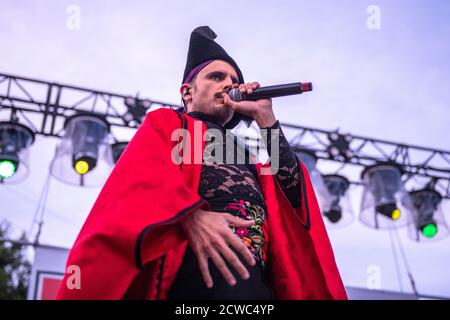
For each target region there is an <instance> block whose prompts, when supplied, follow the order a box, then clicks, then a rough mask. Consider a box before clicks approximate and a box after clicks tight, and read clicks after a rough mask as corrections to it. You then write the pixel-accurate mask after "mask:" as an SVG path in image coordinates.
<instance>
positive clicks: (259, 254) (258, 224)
mask: <svg viewBox="0 0 450 320" xmlns="http://www.w3.org/2000/svg"><path fill="white" fill-rule="evenodd" d="M225 210H232V211H234V212H236V213H237V216H239V217H240V218H243V219H248V220H255V224H253V225H252V226H251V227H249V228H242V227H233V226H230V228H231V231H233V232H234V234H236V235H237V236H238V237H239V238H240V239H241V240H242V242H243V243H244V244H245V245H246V246H247V247H248V248H249V250H250V252H251V253H252V254H253V256H254V257H255V259H256V260H257V261H259V262H260V263H261V264H262V266H264V259H263V250H262V246H263V245H264V242H265V241H264V233H263V231H262V224H263V222H264V219H265V218H266V217H265V211H264V209H263V208H261V207H260V206H258V205H255V204H252V203H250V202H249V201H245V200H236V199H235V200H234V202H231V203H229V204H228V205H227V206H226V207H225Z"/></svg>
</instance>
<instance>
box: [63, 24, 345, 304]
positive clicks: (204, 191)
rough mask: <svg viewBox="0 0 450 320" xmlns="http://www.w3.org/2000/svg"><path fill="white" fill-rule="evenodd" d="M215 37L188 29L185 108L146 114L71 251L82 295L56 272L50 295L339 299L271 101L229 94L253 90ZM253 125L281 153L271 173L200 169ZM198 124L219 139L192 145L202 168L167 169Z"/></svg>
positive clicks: (304, 186) (306, 191) (336, 279)
mask: <svg viewBox="0 0 450 320" xmlns="http://www.w3.org/2000/svg"><path fill="white" fill-rule="evenodd" d="M215 38H216V34H215V33H214V31H213V30H211V29H210V28H209V27H207V26H203V27H198V28H196V29H194V31H192V33H191V37H190V42H189V49H188V55H187V62H186V67H185V70H184V75H183V79H182V84H181V87H180V94H181V98H182V101H183V105H184V107H183V108H180V109H178V110H172V109H158V110H155V111H152V112H149V113H148V114H147V116H146V118H145V120H144V122H143V123H142V125H141V126H140V127H139V129H138V131H137V132H136V134H135V136H134V138H133V139H132V140H131V141H130V143H129V145H128V147H127V148H126V150H125V151H124V153H123V154H122V156H121V158H120V159H119V161H118V162H117V164H116V166H115V168H114V170H113V171H112V173H111V175H110V177H109V179H108V181H107V182H106V184H105V185H104V187H103V189H102V191H101V193H100V195H99V197H98V199H97V200H96V202H95V204H94V207H93V208H92V210H91V212H90V214H89V216H88V218H87V220H86V222H85V224H84V226H83V228H82V230H81V231H80V234H79V235H78V237H77V239H76V241H75V244H74V246H73V248H72V250H71V253H70V255H69V259H68V261H67V266H71V265H76V266H78V267H79V270H80V271H81V274H80V288H75V289H70V288H73V286H68V284H70V281H72V280H71V277H72V275H71V274H69V273H68V274H66V275H65V278H64V280H63V284H62V286H61V288H60V289H59V292H58V298H59V299H168V300H179V299H194V300H196V299H208V300H227V299H260V300H269V299H347V296H346V292H345V289H344V286H343V284H342V281H341V277H340V275H339V271H338V268H337V266H336V262H335V259H334V255H333V251H332V247H331V244H330V241H329V239H328V236H327V233H326V230H325V227H324V224H323V221H322V216H321V214H320V211H319V208H318V205H317V200H316V198H315V195H314V190H313V188H312V185H311V181H310V179H309V176H308V172H307V171H306V168H305V166H304V165H303V164H302V163H301V162H299V161H298V159H297V158H296V156H295V154H294V152H293V151H292V150H291V148H290V146H289V144H288V142H287V141H286V138H285V137H284V135H283V132H282V130H281V128H280V125H279V122H278V121H277V119H276V117H275V114H274V112H273V108H272V100H271V99H270V98H265V99H258V100H256V101H251V100H247V101H240V102H235V101H233V100H232V99H231V98H230V96H229V95H228V93H229V92H230V90H231V89H234V88H236V89H238V90H239V91H240V92H241V93H243V94H245V95H248V96H251V94H252V93H253V92H254V91H255V90H257V89H258V88H260V85H259V83H258V82H250V83H245V82H244V78H243V75H242V72H241V70H240V68H239V67H238V65H237V63H236V62H235V61H234V60H233V59H232V58H231V57H230V56H229V55H228V54H227V52H226V51H225V50H224V49H223V48H222V47H221V46H220V45H219V44H218V43H216V42H215V41H214V39H215ZM253 120H254V121H255V122H256V124H257V125H258V126H259V128H260V129H261V132H265V133H264V134H266V135H267V137H266V138H267V139H266V141H267V145H266V147H267V150H268V152H269V155H270V157H271V158H272V157H274V156H276V157H279V159H277V160H278V162H279V169H278V170H277V171H276V172H275V173H274V174H272V175H268V174H262V170H264V169H265V168H266V167H267V166H268V165H270V163H265V164H262V163H251V161H247V160H248V159H246V161H245V163H239V162H237V163H236V162H232V163H229V161H226V162H225V161H217V160H218V159H214V160H215V161H209V160H211V159H210V158H211V157H213V158H214V157H215V155H214V154H212V153H211V154H208V153H207V152H206V150H207V149H208V148H209V147H211V146H214V147H215V149H214V150H222V149H223V154H226V153H227V152H229V150H227V144H226V143H224V141H225V140H226V139H229V138H230V137H229V136H230V134H229V130H227V129H232V128H234V127H235V126H236V125H237V124H239V123H240V122H241V121H244V123H246V124H247V125H250V123H251V121H253ZM198 125H200V126H201V128H202V133H204V134H207V133H208V132H210V131H212V130H215V132H220V133H222V134H223V135H227V137H226V138H225V139H214V140H210V141H206V142H203V143H200V144H195V145H199V146H200V147H201V148H202V150H201V151H202V152H200V155H201V158H202V159H200V160H201V161H200V162H196V161H193V162H191V163H184V162H182V163H175V162H174V161H173V159H172V158H171V156H172V155H173V151H174V150H176V151H177V152H176V154H177V155H179V156H182V157H183V156H184V155H185V154H186V153H189V154H194V153H195V152H194V151H195V150H192V148H190V146H188V144H189V145H191V144H190V143H184V142H185V141H184V140H183V139H184V138H185V136H191V138H192V137H194V127H195V126H198ZM180 129H181V130H182V131H181V132H183V134H181V135H180V136H179V139H180V141H182V142H183V143H180V144H177V143H175V142H174V141H173V139H172V138H173V136H174V132H175V131H176V130H180ZM183 130H184V131H183ZM177 137H178V136H177ZM202 137H203V135H202V136H200V139H201V138H202ZM232 138H233V137H232ZM233 141H234V142H233V143H237V142H236V140H233ZM272 143H279V148H278V150H279V152H278V153H277V154H270V153H271V152H270V150H272V148H271V144H272ZM179 145H182V146H183V147H182V148H180V149H174V148H176V147H177V146H179ZM192 145H194V144H192ZM218 148H219V149H218ZM275 149H276V148H275ZM236 150H239V148H233V153H234V154H233V155H232V156H233V157H232V158H233V159H235V158H236V156H237V154H236V153H237V151H236ZM246 155H247V153H246ZM247 157H250V155H247ZM216 158H219V157H216ZM219 160H220V159H219Z"/></svg>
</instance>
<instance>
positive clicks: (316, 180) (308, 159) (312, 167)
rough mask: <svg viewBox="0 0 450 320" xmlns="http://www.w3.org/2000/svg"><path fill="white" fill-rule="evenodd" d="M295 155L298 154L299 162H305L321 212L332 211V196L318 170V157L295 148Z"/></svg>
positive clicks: (310, 152)
mask: <svg viewBox="0 0 450 320" xmlns="http://www.w3.org/2000/svg"><path fill="white" fill-rule="evenodd" d="M294 153H295V154H296V156H297V158H298V160H300V161H301V162H303V164H304V165H305V167H306V169H307V170H308V173H309V176H310V178H311V183H312V185H313V188H314V191H315V193H316V197H317V202H318V203H319V207H320V211H321V212H326V211H328V210H330V207H331V196H330V193H329V192H328V188H327V186H326V185H325V182H324V181H323V177H322V174H321V173H320V172H319V171H318V170H317V168H316V164H317V157H316V155H315V154H314V152H312V151H310V150H306V149H300V148H294Z"/></svg>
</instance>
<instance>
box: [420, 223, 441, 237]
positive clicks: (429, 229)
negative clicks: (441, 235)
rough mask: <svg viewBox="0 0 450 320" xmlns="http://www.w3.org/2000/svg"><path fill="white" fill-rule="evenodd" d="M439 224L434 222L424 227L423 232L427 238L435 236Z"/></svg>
mask: <svg viewBox="0 0 450 320" xmlns="http://www.w3.org/2000/svg"><path fill="white" fill-rule="evenodd" d="M437 231H438V229H437V226H436V224H434V223H429V224H427V225H425V226H424V227H423V228H422V234H423V236H424V237H426V238H433V237H434V236H435V235H436V234H437Z"/></svg>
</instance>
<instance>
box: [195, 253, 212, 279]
mask: <svg viewBox="0 0 450 320" xmlns="http://www.w3.org/2000/svg"><path fill="white" fill-rule="evenodd" d="M197 260H198V265H199V267H200V272H201V274H202V277H203V281H204V282H205V284H206V287H208V288H211V287H212V286H213V280H212V278H211V274H210V273H209V268H208V257H207V255H206V253H205V252H199V253H198V254H197Z"/></svg>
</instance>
